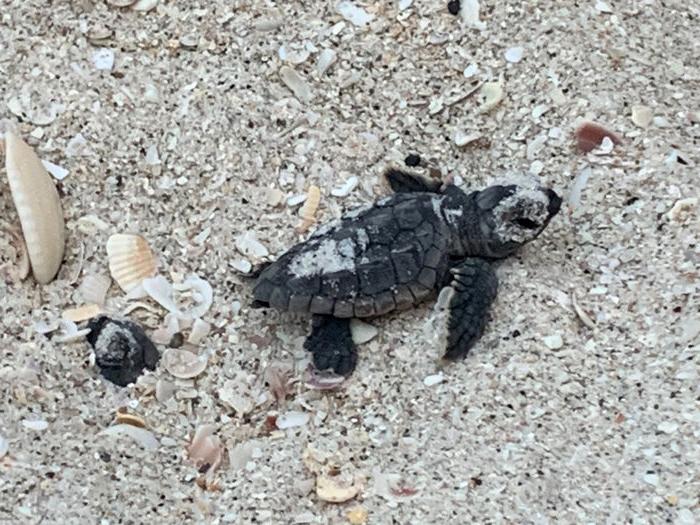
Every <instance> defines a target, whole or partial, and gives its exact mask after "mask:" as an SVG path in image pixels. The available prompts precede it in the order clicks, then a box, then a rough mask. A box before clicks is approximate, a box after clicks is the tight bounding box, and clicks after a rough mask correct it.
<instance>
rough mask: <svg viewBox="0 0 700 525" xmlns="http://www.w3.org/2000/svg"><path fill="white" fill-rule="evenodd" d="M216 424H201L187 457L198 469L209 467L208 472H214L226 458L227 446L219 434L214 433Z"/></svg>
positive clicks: (189, 446) (189, 447) (188, 447)
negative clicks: (225, 446)
mask: <svg viewBox="0 0 700 525" xmlns="http://www.w3.org/2000/svg"><path fill="white" fill-rule="evenodd" d="M215 430H216V427H215V426H214V425H201V426H199V427H198V428H197V430H196V431H195V433H194V437H193V438H192V441H191V442H190V444H189V445H188V446H187V450H186V451H187V459H189V461H191V462H192V463H193V464H194V466H195V467H196V468H197V469H200V468H203V467H205V466H206V467H207V468H206V471H207V473H208V474H210V473H213V472H214V471H215V470H216V469H217V468H219V465H221V462H222V461H223V458H224V451H225V448H224V446H223V444H222V443H221V440H220V439H219V437H218V436H216V435H214V431H215Z"/></svg>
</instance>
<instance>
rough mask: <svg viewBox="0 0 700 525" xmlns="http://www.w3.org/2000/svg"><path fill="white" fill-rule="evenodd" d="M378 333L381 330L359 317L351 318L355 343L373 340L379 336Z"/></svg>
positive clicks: (351, 333) (351, 328)
mask: <svg viewBox="0 0 700 525" xmlns="http://www.w3.org/2000/svg"><path fill="white" fill-rule="evenodd" d="M378 333H379V330H377V328H376V327H375V326H372V325H371V324H369V323H365V322H363V321H360V320H359V319H351V320H350V335H351V336H352V341H353V343H355V344H356V345H362V344H365V343H367V342H369V341H371V340H372V339H374V338H375V337H377V334H378Z"/></svg>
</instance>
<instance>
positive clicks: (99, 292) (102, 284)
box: [78, 274, 112, 305]
mask: <svg viewBox="0 0 700 525" xmlns="http://www.w3.org/2000/svg"><path fill="white" fill-rule="evenodd" d="M111 285H112V279H110V278H109V277H107V276H106V275H101V274H90V275H86V276H85V279H83V282H82V283H80V287H79V288H78V291H79V292H80V295H81V297H82V298H83V300H84V301H85V302H86V303H94V304H99V305H104V304H105V298H106V297H107V291H108V290H109V287H110V286H111Z"/></svg>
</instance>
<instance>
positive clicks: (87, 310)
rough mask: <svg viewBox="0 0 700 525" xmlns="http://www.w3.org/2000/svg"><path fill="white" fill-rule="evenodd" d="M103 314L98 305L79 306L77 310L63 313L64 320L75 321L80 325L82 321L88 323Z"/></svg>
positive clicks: (72, 309) (73, 309)
mask: <svg viewBox="0 0 700 525" xmlns="http://www.w3.org/2000/svg"><path fill="white" fill-rule="evenodd" d="M101 313H102V308H101V307H100V305H98V304H85V305H83V306H78V307H77V308H70V309H68V310H65V311H64V312H63V316H62V317H63V319H65V320H67V321H73V322H74V323H80V322H81V321H87V320H88V319H92V318H93V317H97V316H98V315H100V314H101Z"/></svg>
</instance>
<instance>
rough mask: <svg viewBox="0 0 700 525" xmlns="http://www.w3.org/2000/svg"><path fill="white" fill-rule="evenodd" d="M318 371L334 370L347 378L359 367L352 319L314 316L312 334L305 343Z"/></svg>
mask: <svg viewBox="0 0 700 525" xmlns="http://www.w3.org/2000/svg"><path fill="white" fill-rule="evenodd" d="M304 348H306V349H307V350H308V351H310V352H311V354H312V356H313V361H314V366H315V367H316V369H317V370H318V371H324V370H328V369H330V370H332V371H333V372H335V373H336V374H339V375H343V376H347V375H350V374H351V373H352V371H353V370H355V365H357V349H356V348H355V343H353V341H352V335H351V333H350V319H339V318H336V317H331V316H328V315H314V316H313V319H312V321H311V334H310V335H309V337H308V338H307V339H306V341H304Z"/></svg>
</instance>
